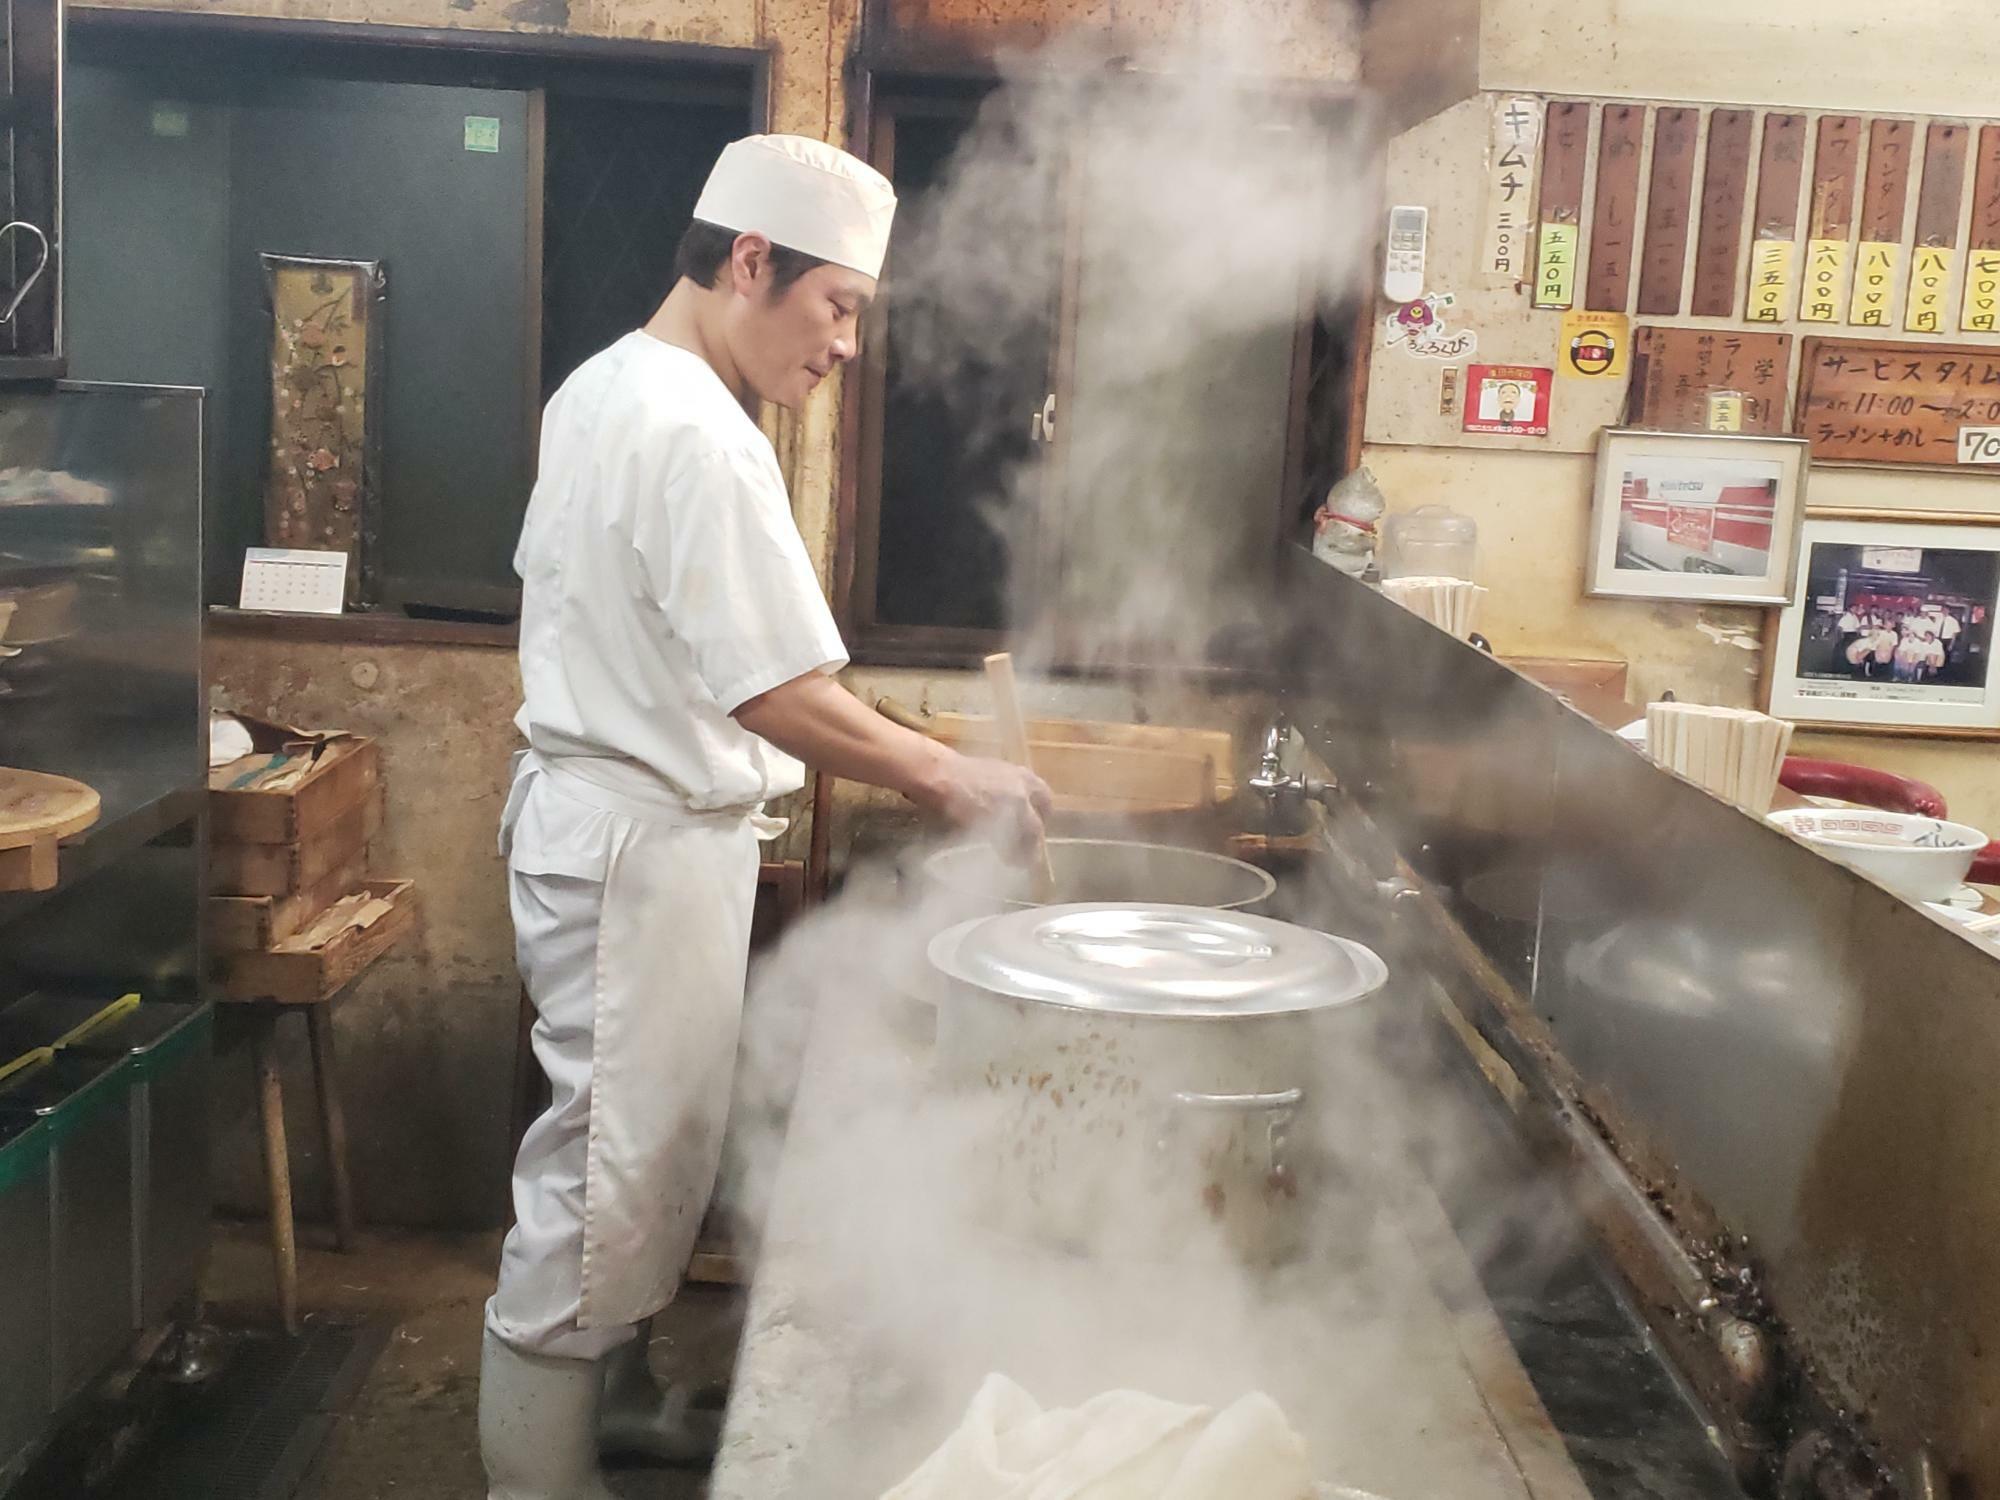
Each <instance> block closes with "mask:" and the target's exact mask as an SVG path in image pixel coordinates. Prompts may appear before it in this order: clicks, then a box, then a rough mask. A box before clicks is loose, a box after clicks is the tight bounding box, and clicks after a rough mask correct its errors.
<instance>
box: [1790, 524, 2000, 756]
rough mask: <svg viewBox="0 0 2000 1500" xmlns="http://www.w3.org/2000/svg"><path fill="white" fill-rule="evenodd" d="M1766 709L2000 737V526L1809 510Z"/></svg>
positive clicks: (1849, 723) (1915, 730) (1840, 721)
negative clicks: (1998, 653) (1999, 627)
mask: <svg viewBox="0 0 2000 1500" xmlns="http://www.w3.org/2000/svg"><path fill="white" fill-rule="evenodd" d="M1798 587H1799V592H1798V596H1797V598H1796V600H1795V601H1794V602H1793V603H1792V604H1790V605H1788V606H1787V607H1786V608H1785V609H1784V610H1783V611H1781V612H1780V614H1779V615H1778V620H1777V627H1776V630H1775V632H1774V639H1773V646H1772V650H1771V652H1770V691H1769V695H1768V697H1769V701H1768V705H1767V706H1768V709H1769V711H1770V712H1771V713H1773V714H1775V715H1777V716H1779V717H1780V718H1786V719H1793V720H1796V721H1798V722H1799V723H1801V724H1806V725H1813V724H1819V725H1826V726H1830V727H1850V728H1861V727H1865V728H1868V729H1872V730H1890V731H1900V732H1904V733H1912V734H1924V733H1930V734H1941V735H1965V736H1983V735H1992V736H1994V737H1996V738H2000V674H1996V673H1995V672H1994V670H1993V653H1994V641H1993V619H1994V613H1995V611H1996V610H2000V521H1996V522H1995V523H1993V524H1978V523H1962V522H1957V521H1925V520H1921V519H1912V520H1908V521H1904V520H1887V519H1870V520H1850V519H1838V518H1834V517H1831V516H1827V517H1818V516H1815V517H1809V518H1807V520H1806V522H1805V526H1804V529H1803V534H1802V539H1801V543H1800V548H1799V565H1798Z"/></svg>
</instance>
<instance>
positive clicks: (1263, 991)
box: [930, 902, 1389, 1017]
mask: <svg viewBox="0 0 2000 1500" xmlns="http://www.w3.org/2000/svg"><path fill="white" fill-rule="evenodd" d="M930 957H931V964H932V966H933V967H934V968H936V969H937V970H938V971H939V972H940V973H942V974H944V975H945V976H947V977H948V978H951V979H956V980H960V981H962V982H964V983H966V984H970V985H975V986H977V987H979V988H981V989H984V990H988V991H990V992H992V993H994V994H1000V995H1007V996H1011V997H1013V998H1015V999H1020V1000H1038V1001H1042V1002H1045V1003H1047V1004H1051V1005H1061V1006H1067V1007H1070V1008H1072V1009H1077V1010H1091V1011H1099V1012H1103V1013H1106V1014H1112V1015H1135V1016H1185V1017H1223V1016H1273V1015H1288V1014H1293V1013H1296V1012H1300V1011H1314V1010H1328V1009H1332V1008H1334V1007H1336V1006H1345V1005H1352V1004H1355V1003H1357V1002H1358V1001H1361V1000H1365V999H1367V998H1368V997H1369V996H1370V995H1372V994H1374V993H1375V991H1377V990H1378V989H1380V988H1381V987H1382V984H1383V982H1384V981H1385V980H1387V978H1388V977H1389V970H1388V966H1387V965H1386V964H1384V963H1383V962H1382V960H1381V959H1380V958H1378V957H1377V956H1376V955H1375V954H1374V952H1373V951H1372V950H1370V949H1368V948H1364V947H1363V946H1362V945H1361V944H1359V943H1356V942H1353V941H1350V940H1349V939H1347V938H1340V937H1333V936H1330V935H1329V934H1327V933H1324V932H1317V931H1315V930H1313V929H1312V928H1310V927H1298V926H1294V925H1293V924H1292V923H1290V922H1279V921H1275V920H1273V919H1272V918H1270V917H1259V916H1252V915H1250V914H1249V913H1246V912H1236V911H1215V910H1211V909H1210V908H1208V907H1202V906H1169V905H1161V904H1154V903H1144V902H1093V903H1089V904H1085V905H1074V906H1044V907H1039V908H1035V909H1031V910H1028V911H1013V912H1005V913H1003V914H1001V915H999V916H991V917H979V918H975V919H974V920H972V921H970V922H961V923H960V924H959V925H957V926H956V927H951V928H947V929H946V930H945V931H943V932H941V933H939V934H938V935H937V937H935V938H934V939H932V941H931V946H930Z"/></svg>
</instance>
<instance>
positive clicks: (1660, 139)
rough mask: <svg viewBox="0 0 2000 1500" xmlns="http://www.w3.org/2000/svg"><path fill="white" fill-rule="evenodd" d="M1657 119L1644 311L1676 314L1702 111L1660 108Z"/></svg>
mask: <svg viewBox="0 0 2000 1500" xmlns="http://www.w3.org/2000/svg"><path fill="white" fill-rule="evenodd" d="M1655 121H1656V123H1655V125H1654V127H1653V175H1652V186H1651V188H1650V189H1649V191H1648V193H1647V197H1646V241H1645V244H1644V245H1643V246H1642V247H1641V248H1640V250H1639V311H1640V312H1642V313H1650V314H1652V315H1654V316H1656V317H1657V316H1661V315H1665V316H1667V317H1672V316H1674V315H1675V314H1677V313H1679V312H1680V310H1681V277H1682V275H1683V273H1684V272H1685V271H1686V269H1687V245H1688V206H1689V203H1690V201H1691V199H1692V197H1693V194H1694V147H1695V137H1696V135H1697V134H1698V133H1699V132H1700V130H1701V111H1700V110H1698V109H1687V108H1683V107H1681V106H1679V105H1672V106H1669V107H1667V108H1664V109H1662V110H1660V111H1659V112H1658V113H1657V114H1656V116H1655Z"/></svg>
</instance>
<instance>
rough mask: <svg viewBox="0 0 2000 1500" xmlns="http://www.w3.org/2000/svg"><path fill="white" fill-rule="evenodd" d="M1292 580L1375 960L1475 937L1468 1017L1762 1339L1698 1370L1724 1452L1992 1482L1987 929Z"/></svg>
mask: <svg viewBox="0 0 2000 1500" xmlns="http://www.w3.org/2000/svg"><path fill="white" fill-rule="evenodd" d="M1288 585H1289V605H1290V611H1289V616H1288V619H1287V622H1286V628H1285V633H1284V637H1283V645H1282V648H1281V650H1280V651H1279V655H1280V657H1281V659H1282V663H1283V673H1284V676H1285V678H1286V681H1287V683H1288V693H1287V697H1288V702H1289V705H1290V708H1291V711H1292V713H1293V715H1294V717H1295V718H1296V720H1297V721H1298V722H1299V724H1300V725H1301V727H1302V729H1303V731H1304V735H1305V739H1306V741H1307V743H1308V745H1309V746H1310V748H1311V749H1312V751H1313V752H1314V753H1315V754H1316V756H1317V757H1318V759H1319V760H1321V761H1322V762H1323V763H1324V765H1325V767H1327V768H1330V769H1331V771H1332V772H1333V773H1334V774H1335V775H1336V776H1337V777H1338V779H1339V780H1340V782H1341V784H1342V787H1343V788H1344V792H1345V800H1344V802H1343V804H1342V806H1341V808H1340V809H1339V810H1338V812H1337V814H1336V817H1335V822H1334V828H1333V830H1332V833H1331V836H1330V842H1331V844H1332V845H1333V846H1335V847H1336V848H1337V849H1338V850H1339V851H1341V857H1343V858H1345V859H1346V860H1347V862H1348V863H1349V864H1351V865H1353V866H1355V867H1356V868H1355V870H1354V872H1353V873H1354V874H1355V875H1357V876H1358V877H1359V878H1360V879H1361V880H1362V881H1363V883H1364V884H1368V883H1372V881H1374V880H1388V881H1399V882H1403V883H1405V884H1406V885H1408V886H1409V887H1410V889H1409V892H1408V896H1407V902H1406V903H1405V904H1406V911H1407V913H1408V915H1409V916H1411V917H1412V918H1414V919H1416V920H1412V921H1406V922H1404V923H1401V924H1399V926H1400V927H1401V929H1402V930H1401V932H1400V935H1397V934H1391V935H1390V936H1389V937H1388V938H1387V941H1388V942H1390V943H1391V944H1392V945H1393V946H1396V947H1397V948H1398V949H1399V950H1400V951H1398V952H1391V953H1390V954H1389V955H1388V956H1389V957H1390V961H1391V964H1392V967H1393V966H1394V965H1395V964H1396V963H1397V962H1398V961H1399V959H1400V960H1401V961H1404V962H1408V961H1410V960H1411V959H1412V958H1422V957H1425V956H1431V957H1435V956H1437V955H1439V954H1441V953H1446V952H1448V951H1449V950H1450V949H1451V948H1452V946H1453V945H1454V944H1457V945H1459V946H1461V947H1462V948H1463V949H1464V950H1465V952H1464V953H1462V954H1459V955H1458V956H1457V957H1456V958H1453V959H1452V960H1451V961H1450V962H1448V963H1446V964H1444V965H1443V966H1442V967H1444V968H1447V969H1451V970H1453V971H1455V975H1456V977H1455V978H1454V979H1453V980H1452V987H1453V989H1454V999H1455V1001H1456V1003H1457V1004H1458V1005H1459V1007H1460V1008H1461V1009H1462V1010H1463V1012H1464V1014H1465V1015H1466V1016H1467V1017H1468V1019H1469V1020H1470V1021H1472V1022H1473V1023H1474V1024H1476V1025H1477V1026H1478V1028H1479V1029H1480V1031H1481V1032H1483V1033H1484V1034H1485V1037H1486V1040H1487V1042H1489V1043H1490V1044H1491V1045H1492V1046H1494V1047H1495V1048H1497V1049H1499V1050H1500V1051H1501V1052H1503V1053H1505V1054H1506V1055H1507V1056H1508V1057H1509V1058H1510V1059H1511V1060H1512V1061H1514V1062H1516V1063H1519V1064H1520V1065H1521V1076H1522V1077H1523V1079H1525V1080H1527V1081H1528V1083H1529V1086H1530V1087H1531V1088H1533V1089H1534V1090H1535V1091H1537V1092H1538V1094H1539V1096H1540V1102H1541V1104H1542V1105H1543V1106H1545V1108H1546V1111H1547V1112H1548V1113H1549V1114H1550V1115H1551V1116H1552V1117H1556V1118H1558V1119H1559V1120H1560V1121H1562V1122H1564V1128H1565V1129H1567V1130H1568V1132H1569V1136H1570V1139H1571V1141H1572V1142H1573V1143H1574V1145H1575V1148H1576V1151H1577V1152H1578V1153H1579V1154H1581V1155H1582V1156H1590V1155H1591V1154H1592V1153H1595V1154H1596V1155H1597V1156H1598V1157H1600V1158H1602V1159H1603V1160H1604V1161H1606V1162H1611V1163H1612V1164H1613V1165H1614V1167H1615V1166H1616V1165H1617V1164H1618V1163H1622V1164H1623V1166H1624V1168H1625V1169H1626V1170H1627V1171H1628V1172H1629V1175H1630V1177H1631V1179H1632V1183H1633V1184H1635V1185H1634V1186H1632V1187H1631V1189H1630V1191H1631V1193H1632V1194H1633V1195H1634V1196H1637V1195H1641V1194H1648V1193H1649V1194H1651V1195H1652V1198H1653V1200H1654V1201H1655V1202H1657V1203H1658V1204H1659V1205H1661V1206H1662V1207H1663V1208H1664V1210H1665V1211H1666V1214H1668V1215H1670V1216H1671V1222H1669V1220H1668V1219H1667V1218H1661V1217H1658V1216H1657V1215H1656V1216H1655V1218H1656V1219H1657V1222H1656V1223H1654V1224H1652V1225H1651V1226H1649V1227H1644V1228H1642V1229H1639V1230H1636V1231H1634V1232H1635V1233H1636V1234H1638V1235H1640V1236H1641V1237H1651V1238H1653V1239H1655V1240H1656V1241H1659V1240H1677V1241H1679V1244H1680V1250H1681V1251H1682V1252H1684V1253H1685V1254H1687V1255H1688V1256H1690V1257H1692V1258H1693V1262H1694V1264H1693V1268H1692V1274H1691V1275H1689V1276H1684V1277H1683V1281H1684V1285H1683V1288H1682V1291H1683V1292H1684V1293H1685V1294H1686V1296H1687V1297H1689V1298H1692V1299H1693V1300H1694V1302H1695V1304H1696V1305H1695V1306H1692V1307H1689V1308H1688V1309H1686V1313H1685V1316H1684V1317H1682V1318H1680V1319H1679V1325H1680V1326H1682V1327H1684V1328H1688V1329H1693V1328H1696V1327H1697V1326H1698V1325H1700V1324H1702V1323H1703V1322H1704V1321H1707V1322H1708V1323H1710V1324H1711V1325H1712V1326H1711V1329H1710V1331H1711V1332H1720V1333H1722V1334H1724V1335H1726V1337H1727V1338H1737V1337H1739V1336H1741V1337H1742V1338H1744V1339H1746V1340H1748V1341H1749V1342H1748V1343H1747V1344H1745V1345H1743V1346H1741V1347H1740V1348H1739V1349H1738V1350H1737V1353H1740V1352H1741V1349H1742V1348H1754V1349H1755V1351H1756V1355H1755V1358H1754V1359H1753V1360H1752V1361H1751V1363H1750V1365H1748V1366H1746V1365H1744V1364H1743V1363H1742V1362H1741V1361H1740V1360H1738V1359H1737V1358H1736V1356H1735V1355H1734V1354H1732V1353H1731V1351H1730V1349H1729V1348H1728V1347H1727V1345H1726V1343H1725V1345H1724V1346H1723V1347H1722V1350H1721V1353H1722V1357H1721V1359H1720V1361H1719V1362H1718V1364H1717V1366H1716V1368H1715V1370H1714V1371H1713V1372H1712V1373H1713V1376H1714V1381H1713V1385H1714V1389H1715V1390H1716V1392H1717V1393H1718V1394H1719V1395H1721V1396H1722V1397H1723V1398H1724V1399H1726V1400H1729V1401H1733V1402H1735V1403H1736V1404H1737V1405H1738V1407H1739V1408H1740V1409H1741V1410H1742V1411H1743V1413H1744V1414H1745V1420H1744V1424H1743V1429H1742V1430H1741V1431H1740V1432H1737V1433H1735V1434H1733V1438H1734V1439H1735V1440H1738V1450H1739V1456H1740V1458H1741V1459H1742V1460H1743V1461H1744V1462H1745V1463H1746V1465H1747V1466H1749V1467H1755V1468H1759V1469H1761V1470H1763V1472H1764V1473H1765V1475H1766V1477H1767V1478H1771V1479H1776V1477H1777V1476H1778V1474H1779V1473H1780V1472H1786V1473H1788V1475H1789V1477H1788V1479H1787V1483H1790V1484H1792V1485H1794V1486H1795V1487H1796V1492H1797V1493H1800V1494H1814V1493H1823V1494H1832V1493H1850V1492H1852V1491H1850V1490H1849V1489H1847V1488H1844V1486H1846V1485H1848V1484H1850V1483H1853V1482H1855V1481H1853V1480H1851V1479H1850V1478H1849V1477H1847V1475H1846V1471H1847V1470H1848V1469H1850V1468H1851V1469H1853V1471H1854V1472H1856V1473H1862V1474H1867V1475H1868V1478H1867V1480H1866V1482H1867V1483H1869V1484H1877V1485H1891V1484H1894V1485H1899V1486H1901V1487H1903V1488H1905V1489H1908V1490H1912V1491H1918V1492H1929V1491H1930V1490H1932V1489H1934V1488H1936V1487H1938V1486H1942V1485H1944V1484H1947V1483H1951V1484H1952V1485H1953V1487H1954V1488H1955V1489H1956V1488H1957V1487H1958V1486H1969V1487H1970V1492H1972V1493H1981V1494H1984V1493H1991V1492H1993V1491H1994V1490H1996V1489H2000V1436H1996V1429H1995V1426H1994V1424H1993V1421H1992V1418H1991V1412H1992V1411H1993V1410H1994V1409H1995V1407H1996V1404H2000V1368H1996V1367H1995V1365H1994V1363H1993V1361H1991V1360H1988V1359H1986V1358H1985V1357H1984V1352H1985V1351H1986V1350H1987V1349H1990V1348H1992V1347H1994V1346H1995V1345H1996V1344H2000V1251H1996V1249H1995V1247H1996V1245H2000V1237H1996V1235H1995V1233H1994V1226H1995V1223H1996V1220H2000V1177H1996V1176H1995V1174H1994V1173H1993V1171H1992V1170H1991V1164H1992V1161H1993V1159H1994V1156H1995V1153H1996V1150H2000V1123H1996V1116H1995V1114H1994V1111H1993V1109H1992V1107H1991V1103H1990V1095H1991V1079H1992V1077H1993V1076H1994V1074H1995V1071H1996V1069H2000V1006H1996V1005H1995V1004H1994V1003H1993V1002H1994V999H1995V996H1996V994H2000V964H1996V962H1995V956H1994V954H1993V952H1992V951H1991V950H1990V949H1989V948H1987V947H1985V946H1983V945H1982V944H1980V943H1979V942H1977V941H1975V940H1973V939H1972V938H1970V937H1969V936H1967V935H1966V934H1965V933H1963V932H1961V931H1960V930H1958V929H1957V928H1956V927H1955V926H1953V925H1952V924H1950V923H1948V922H1946V921H1945V920H1943V919H1942V918H1940V917H1938V916H1937V915H1935V914H1933V913H1932V912H1930V911H1928V910H1925V909H1924V908H1922V907H1919V906H1915V905H1912V904H1910V903H1907V902H1905V901H1903V900H1901V899H1899V898H1897V897H1895V896H1893V895H1891V894H1890V893H1889V892H1887V891H1885V890H1884V889H1882V888H1881V887H1879V886H1877V885H1875V884H1873V883H1872V882H1870V881H1869V880H1868V879H1867V878H1865V877H1863V876H1861V875H1858V874H1856V873H1854V872H1852V871H1850V870H1848V869H1846V868H1845V867H1843V866H1841V865H1837V864H1835V863H1833V862H1831V861H1829V860H1826V859H1824V858H1821V857H1820V856H1819V855H1817V854H1816V853H1814V852H1813V851H1812V850H1810V849H1808V848H1807V847H1805V846H1803V845H1800V844H1797V843H1795V842H1793V841H1791V840H1789V839H1787V838H1785V837H1784V836H1783V835H1782V834H1780V833H1779V832H1778V831H1777V830H1776V829H1774V828H1772V827H1770V826H1769V825H1767V824H1764V823H1763V822H1761V821H1760V820H1757V819H1754V818H1750V817H1746V816H1745V815H1744V814H1743V813H1742V812H1740V811H1739V810H1738V809H1736V808H1734V807H1733V806H1730V805H1728V804H1726V803H1724V802H1722V801H1720V800H1718V799H1716V798H1714V797H1712V796H1710V795H1708V794H1706V793H1705V792H1703V791H1701V790H1700V789H1699V788H1697V787H1695V786H1693V785H1691V784H1689V783H1686V782H1683V781H1681V780H1679V779H1678V778H1675V777H1673V776H1671V775H1669V774H1667V773H1666V772H1663V771H1661V770H1660V769H1658V768H1657V767H1655V766H1654V765H1652V763H1651V762H1649V761H1648V760H1647V759H1646V758H1645V757H1644V756H1643V755H1641V754H1639V753H1637V752H1635V751H1634V750H1632V749H1631V748H1630V747H1628V746H1626V745H1624V744H1622V743H1620V742H1619V741H1618V740H1617V739H1616V738H1615V737H1614V736H1612V735H1610V734H1607V733H1605V732H1604V731H1603V730H1602V729H1600V728H1599V727H1598V726H1596V725H1594V724H1591V723H1590V722H1588V721H1587V720H1586V719H1584V718H1583V717H1582V716H1581V715H1580V714H1577V713H1575V712H1574V711H1573V710H1571V709H1570V708H1569V707H1567V706H1566V705H1565V704H1563V703H1562V702H1561V701H1560V700H1559V699H1558V698H1557V697H1556V696H1555V695H1553V694H1551V693H1549V692H1547V691H1545V690H1544V689H1542V688H1540V687H1538V686H1536V685H1535V684H1534V683H1532V682H1529V681H1528V680H1527V679H1525V678H1523V677H1521V676H1519V675H1518V674H1516V673H1514V672H1511V671H1509V670H1508V669H1507V668H1506V667H1505V666H1503V665H1502V664H1500V663H1499V662H1496V661H1494V660H1493V659H1492V658H1490V657H1488V656H1485V655H1482V654H1481V653H1479V652H1477V651H1474V650H1472V649H1470V648H1469V647H1467V646H1465V645H1464V644H1462V643H1460V642H1458V641H1455V640H1452V639H1451V638H1449V637H1448V636H1446V635H1444V634H1443V633H1442V632H1439V631H1437V630H1434V629H1432V628H1430V627H1429V626H1427V625H1425V624H1424V623H1423V622H1421V621H1419V620H1417V619H1416V618H1415V617H1414V616H1412V615H1410V614H1408V613H1407V612H1405V611H1403V610H1400V609H1398V608H1397V607H1396V606H1394V605H1393V604H1392V603H1390V602H1389V601H1388V600H1385V599H1383V598H1381V597H1380V596H1379V595H1378V594H1376V593H1374V592H1373V591H1371V590H1369V589H1367V588H1365V587H1362V586H1361V585H1359V584H1358V583H1355V582H1354V581H1353V580H1351V579H1347V578H1345V577H1342V576H1340V575H1338V574H1336V573H1334V572H1333V571H1332V570H1331V569H1328V568H1325V567H1323V566H1321V565H1320V564H1318V563H1317V562H1315V561H1314V560H1313V559H1312V558H1310V557H1309V556H1308V555H1306V554H1304V553H1302V552H1295V553H1294V554H1293V555H1292V557H1291V558H1290V561H1289V575H1288ZM1399 899H1400V898H1399ZM1426 913H1429V914H1430V916H1431V917H1434V918H1435V920H1427V919H1425V917H1426ZM1640 1258H1643V1257H1640ZM1704 1302H1705V1303H1706V1304H1707V1306H1706V1307H1705V1308H1704V1307H1702V1306H1701V1304H1702V1303H1704ZM1668 1321H1669V1322H1670V1323H1672V1322H1673V1321H1674V1320H1671V1319H1670V1320H1668ZM1668 1336H1672V1330H1671V1329H1670V1330H1669V1335H1668ZM1774 1351H1775V1352H1774ZM1857 1413H1858V1414H1865V1423H1866V1425H1865V1428H1864V1427H1863V1426H1862V1424H1861V1423H1859V1422H1856V1421H1854V1420H1853V1417H1854V1415H1855V1414H1857ZM1878 1465H1879V1467H1874V1466H1878ZM1871 1468H1873V1472H1872V1473H1870V1472H1869V1471H1870V1469H1871Z"/></svg>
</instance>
